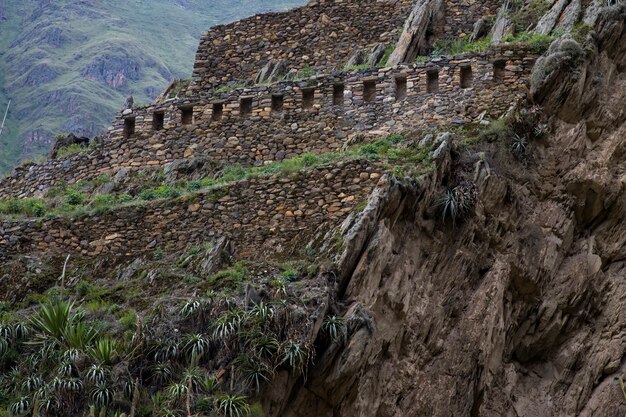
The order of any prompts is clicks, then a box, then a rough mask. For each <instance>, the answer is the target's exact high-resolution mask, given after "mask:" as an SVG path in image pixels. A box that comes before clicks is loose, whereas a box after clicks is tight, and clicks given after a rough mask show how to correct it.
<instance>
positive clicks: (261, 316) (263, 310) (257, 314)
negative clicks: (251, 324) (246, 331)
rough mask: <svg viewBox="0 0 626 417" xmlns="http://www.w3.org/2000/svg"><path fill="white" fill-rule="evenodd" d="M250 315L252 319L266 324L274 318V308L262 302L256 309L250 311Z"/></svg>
mask: <svg viewBox="0 0 626 417" xmlns="http://www.w3.org/2000/svg"><path fill="white" fill-rule="evenodd" d="M248 314H249V316H250V317H251V318H253V319H256V320H259V321H260V322H261V323H265V322H266V321H267V320H269V319H271V318H272V317H273V316H274V308H273V307H272V306H271V305H267V304H265V303H264V302H263V301H261V302H260V303H258V304H255V305H254V307H252V308H251V309H250V311H249V312H248Z"/></svg>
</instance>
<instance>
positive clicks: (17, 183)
mask: <svg viewBox="0 0 626 417" xmlns="http://www.w3.org/2000/svg"><path fill="white" fill-rule="evenodd" d="M534 59H535V57H534V56H533V55H532V53H530V51H528V50H526V49H524V48H515V49H494V50H491V51H489V52H486V53H482V54H476V55H471V56H459V57H451V58H446V59H434V60H432V61H429V62H426V63H421V64H415V65H411V66H400V67H397V68H381V69H371V70H363V71H349V72H335V73H333V74H331V75H324V76H318V77H312V78H310V79H307V80H302V81H284V82H278V83H274V84H272V85H269V86H257V87H252V88H241V89H235V90H231V91H225V92H212V91H207V92H205V93H203V94H198V95H197V96H193V97H187V98H184V99H171V100H168V101H166V102H164V103H159V104H155V105H152V106H150V107H148V108H146V109H134V110H126V111H124V112H122V113H120V115H119V117H118V118H117V120H116V121H115V122H114V124H113V127H112V129H111V131H110V132H109V134H108V136H107V138H106V139H105V142H104V144H103V145H100V146H97V147H95V148H93V149H90V150H89V151H87V152H85V153H81V154H77V155H73V156H71V157H69V158H66V159H61V160H50V161H47V162H46V163H44V164H39V165H30V166H25V167H21V168H19V169H17V170H16V172H15V173H14V174H13V175H12V176H10V177H7V178H4V179H2V180H0V197H10V196H31V195H38V194H40V193H41V192H43V191H45V190H46V189H48V188H49V187H51V186H54V185H57V184H59V183H61V182H63V181H64V182H68V183H74V182H76V181H78V180H81V179H92V178H95V177H97V176H99V175H103V174H106V175H113V174H114V173H115V172H116V171H117V170H119V169H120V168H123V167H126V168H131V169H143V168H146V167H155V166H163V165H164V164H167V163H169V162H172V161H174V160H177V159H182V158H190V157H194V156H208V157H210V158H212V159H214V160H215V161H218V162H221V163H228V164H241V165H247V166H250V165H258V164H261V163H264V162H267V161H275V160H282V159H285V158H290V157H293V156H297V155H300V154H302V153H305V152H314V153H323V152H328V151H332V150H337V149H340V148H341V147H342V146H343V145H344V143H345V142H346V138H347V137H348V136H349V135H350V134H351V133H354V132H359V131H367V130H373V129H375V130H382V131H387V132H389V133H392V132H400V131H403V130H407V129H418V128H424V127H435V126H438V125H446V124H450V123H453V124H456V125H462V124H465V123H469V122H472V121H476V120H477V119H478V118H481V117H486V118H492V119H494V118H497V117H499V116H501V115H502V114H503V113H505V112H506V111H507V110H508V109H509V107H510V106H511V105H512V104H513V103H514V102H515V101H516V100H517V99H518V98H520V97H522V96H523V95H524V93H525V83H526V80H527V79H528V75H529V73H530V69H531V68H532V65H533V62H534ZM307 94H308V95H307ZM307 100H309V101H308V102H307ZM184 112H187V113H188V114H190V117H189V120H184V119H183V113H184ZM156 117H160V119H161V123H159V124H158V126H157V125H155V118H156ZM127 123H132V133H131V132H130V131H128V130H127V129H128V125H127Z"/></svg>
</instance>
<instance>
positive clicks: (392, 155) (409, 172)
mask: <svg viewBox="0 0 626 417" xmlns="http://www.w3.org/2000/svg"><path fill="white" fill-rule="evenodd" d="M403 143H404V137H403V136H401V135H391V136H389V137H387V138H384V139H379V140H377V141H375V142H373V143H369V144H365V145H362V146H357V147H354V148H350V149H348V150H346V151H341V152H329V153H325V154H320V155H318V154H311V153H306V154H303V155H301V156H298V157H295V158H291V159H286V160H283V161H280V162H273V163H270V164H267V165H263V166H259V167H241V166H237V165H235V166H228V167H225V168H224V169H223V170H222V171H221V172H220V173H219V174H218V175H216V176H215V177H209V178H203V179H197V180H188V181H178V182H176V183H175V184H172V185H167V184H160V185H157V186H155V187H149V188H145V189H142V190H140V191H138V192H137V193H136V194H135V195H129V194H117V195H116V194H97V193H96V194H94V195H92V196H90V195H89V192H88V191H83V190H94V189H95V187H97V186H99V185H102V184H104V183H106V182H108V181H110V179H108V178H107V177H98V178H96V179H95V180H92V181H85V182H79V183H77V184H74V185H68V184H64V185H61V186H58V187H54V188H52V189H50V190H49V191H48V193H47V195H46V198H45V199H33V198H30V199H19V198H12V199H4V200H0V215H5V216H8V217H11V218H17V217H20V216H26V217H43V216H50V217H53V216H76V215H80V214H82V213H86V212H92V213H96V214H104V213H106V212H107V211H109V210H111V209H114V208H116V207H122V206H130V205H140V204H145V203H146V202H149V201H154V200H159V199H176V198H193V196H194V194H196V193H200V192H204V193H208V194H207V196H206V198H207V199H208V200H211V201H217V200H219V199H220V198H222V197H223V196H225V195H226V194H228V188H227V187H228V185H229V184H231V183H234V182H238V181H242V180H249V179H254V178H261V177H271V176H289V175H292V174H295V173H298V172H301V171H303V170H307V169H312V168H315V167H319V166H323V165H326V164H330V163H335V162H338V161H349V160H353V159H359V158H367V159H372V160H380V161H384V162H386V164H387V167H388V168H389V169H390V170H391V172H392V173H394V174H395V175H397V176H400V177H405V176H410V177H417V176H419V175H422V174H424V173H426V172H428V171H430V170H431V169H432V161H431V160H430V149H429V148H421V147H419V146H417V145H416V144H414V143H412V144H409V145H407V146H402V145H403ZM158 181H164V178H159V179H158Z"/></svg>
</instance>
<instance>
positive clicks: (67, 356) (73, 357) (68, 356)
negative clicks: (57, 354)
mask: <svg viewBox="0 0 626 417" xmlns="http://www.w3.org/2000/svg"><path fill="white" fill-rule="evenodd" d="M61 357H62V358H63V360H64V361H65V362H68V363H76V361H78V359H79V358H80V351H79V350H78V349H76V348H69V349H67V350H66V351H65V352H63V354H62V355H61Z"/></svg>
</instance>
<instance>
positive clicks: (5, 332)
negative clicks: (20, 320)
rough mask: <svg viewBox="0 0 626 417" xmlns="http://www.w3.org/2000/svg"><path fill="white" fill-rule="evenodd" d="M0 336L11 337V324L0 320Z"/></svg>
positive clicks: (6, 338)
mask: <svg viewBox="0 0 626 417" xmlns="http://www.w3.org/2000/svg"><path fill="white" fill-rule="evenodd" d="M0 338H3V339H5V340H11V339H13V326H12V325H11V324H9V323H6V322H0Z"/></svg>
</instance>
